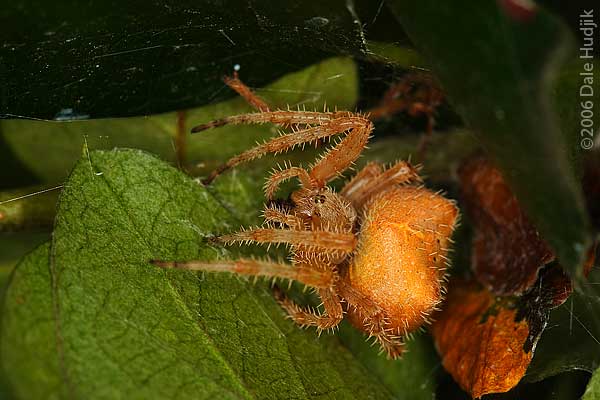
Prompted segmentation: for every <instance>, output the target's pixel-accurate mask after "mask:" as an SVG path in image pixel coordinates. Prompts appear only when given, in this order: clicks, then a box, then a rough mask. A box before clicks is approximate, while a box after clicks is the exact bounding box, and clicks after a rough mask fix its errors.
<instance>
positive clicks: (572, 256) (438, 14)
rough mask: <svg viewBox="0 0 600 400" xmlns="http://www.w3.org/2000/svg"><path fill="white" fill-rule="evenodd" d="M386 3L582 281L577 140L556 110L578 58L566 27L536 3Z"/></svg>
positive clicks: (584, 225)
mask: <svg viewBox="0 0 600 400" xmlns="http://www.w3.org/2000/svg"><path fill="white" fill-rule="evenodd" d="M388 4H389V5H390V6H391V7H392V9H393V10H394V11H395V12H396V15H397V17H398V18H399V20H400V21H401V22H402V25H403V26H404V28H405V29H406V31H407V34H408V35H409V37H411V39H412V41H413V43H415V45H416V46H417V48H419V49H420V50H421V52H422V53H423V55H424V56H425V57H426V58H427V60H428V62H430V64H431V66H432V67H433V69H434V70H435V71H436V73H437V74H438V75H439V78H440V80H441V81H442V84H443V85H444V88H445V89H446V91H447V92H448V96H449V99H450V100H451V102H452V103H453V105H454V106H455V107H456V110H457V111H458V112H459V113H460V114H461V115H462V116H463V118H464V119H465V121H466V122H467V123H468V124H469V125H470V126H471V127H472V128H473V129H474V131H475V132H476V133H477V134H478V135H479V137H480V138H481V141H482V142H483V144H484V145H485V147H486V149H487V150H488V151H489V152H490V153H491V155H492V156H493V157H494V159H495V161H496V162H497V164H498V166H499V167H500V168H501V169H502V171H503V173H504V175H505V177H506V178H507V179H508V181H509V182H510V183H511V185H512V188H513V189H514V191H515V193H516V194H517V196H518V197H519V201H520V202H521V204H523V206H524V207H525V208H526V209H527V212H528V215H529V216H530V217H532V219H533V220H534V222H535V223H536V226H537V227H538V229H539V231H540V232H541V234H542V236H543V237H544V238H545V239H546V240H547V241H548V242H549V244H550V245H551V246H552V247H553V249H554V250H555V252H556V254H557V257H558V258H559V260H560V262H561V264H562V265H564V266H565V267H566V269H567V270H568V272H569V273H570V275H571V276H572V277H574V278H576V279H578V281H579V282H581V281H582V274H583V272H582V268H581V266H582V264H583V259H584V256H585V252H586V251H587V248H588V246H589V244H590V236H589V232H588V228H589V226H588V221H587V218H586V214H585V210H584V204H583V197H582V194H581V190H580V187H579V183H578V181H577V179H576V177H577V172H576V171H575V168H576V163H575V162H573V158H574V154H573V148H574V144H575V143H579V140H580V137H579V135H575V136H573V135H570V136H569V137H566V135H563V134H562V133H561V131H560V123H559V121H558V118H557V115H556V112H555V111H556V110H555V109H554V108H553V107H552V106H553V104H552V94H553V89H554V84H555V79H554V78H555V77H556V75H557V74H558V72H559V68H560V67H561V65H562V64H563V63H564V61H565V60H566V59H567V58H568V57H569V56H571V55H572V54H573V53H572V50H573V47H574V46H573V38H572V37H571V35H570V32H569V31H568V29H567V28H566V27H565V26H564V25H563V24H562V23H561V21H559V20H558V19H557V18H555V17H554V16H552V15H551V14H549V13H548V12H546V11H545V10H543V9H542V8H540V7H534V8H533V9H532V10H525V11H523V10H521V11H523V13H522V14H519V13H518V12H517V13H514V14H513V12H514V10H512V9H511V8H510V4H509V2H495V1H480V2H476V3H474V2H470V1H461V2H459V3H456V2H453V3H452V4H450V3H444V4H440V3H439V2H437V1H433V0H426V1H419V2H416V1H413V2H406V1H401V0H398V1H396V0H393V1H391V2H390V3H388ZM511 4H512V3H511ZM514 7H516V6H514ZM571 100H572V99H571ZM570 107H571V108H572V109H576V108H577V107H578V103H577V102H571V104H570ZM571 115H572V113H571ZM561 116H562V115H561ZM568 124H570V125H568ZM575 124H577V126H578V124H579V123H578V121H570V122H566V125H568V126H571V127H572V126H575ZM571 133H572V132H571V131H569V134H571ZM565 221H568V223H565Z"/></svg>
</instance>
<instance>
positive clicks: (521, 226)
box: [459, 157, 554, 295]
mask: <svg viewBox="0 0 600 400" xmlns="http://www.w3.org/2000/svg"><path fill="white" fill-rule="evenodd" d="M459 175H460V180H461V187H462V192H463V196H464V200H465V204H466V206H467V212H468V214H469V216H470V217H471V219H472V223H473V225H474V228H475V236H474V239H473V252H472V268H473V271H474V272H475V276H476V277H477V279H478V281H479V282H480V283H482V284H483V285H484V286H485V287H486V288H487V289H489V290H490V291H491V292H493V293H494V294H497V295H516V294H522V293H524V292H525V291H527V290H528V289H529V288H531V287H532V285H533V284H534V283H535V281H536V279H537V276H538V271H539V270H540V268H542V267H543V266H544V265H546V264H547V263H549V262H550V261H552V260H553V259H554V254H553V252H552V250H551V249H550V247H549V246H548V244H547V243H546V242H545V241H544V240H543V239H542V238H541V237H540V235H539V233H538V231H537V230H536V228H535V227H534V226H533V223H532V222H531V221H530V220H529V218H528V217H527V216H526V215H525V213H524V212H523V210H522V209H521V207H520V206H519V203H518V201H517V198H516V197H515V196H514V195H513V193H512V191H511V189H510V188H509V187H508V185H507V184H506V182H505V181H504V178H503V177H502V175H501V173H500V171H499V170H498V169H496V168H495V167H494V166H493V165H492V164H491V163H490V162H489V161H488V160H486V159H484V158H481V157H478V158H473V159H471V160H469V161H467V162H466V163H465V164H463V166H462V167H461V168H460V171H459Z"/></svg>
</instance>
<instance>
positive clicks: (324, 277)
mask: <svg viewBox="0 0 600 400" xmlns="http://www.w3.org/2000/svg"><path fill="white" fill-rule="evenodd" d="M150 263H151V264H153V265H156V266H159V267H161V268H167V269H184V270H190V271H205V272H230V273H233V274H238V275H249V276H262V277H267V278H280V279H288V280H292V281H298V282H300V283H302V284H303V285H306V286H310V287H314V288H331V287H332V286H333V284H334V282H335V280H336V277H337V273H336V272H335V271H334V270H332V269H330V270H327V269H315V268H311V267H310V266H302V265H297V266H295V267H293V266H291V265H289V264H284V263H278V262H273V261H270V260H254V259H244V258H242V259H239V260H222V261H221V260H217V261H185V262H178V261H158V260H152V261H150Z"/></svg>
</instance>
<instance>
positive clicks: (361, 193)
mask: <svg viewBox="0 0 600 400" xmlns="http://www.w3.org/2000/svg"><path fill="white" fill-rule="evenodd" d="M418 170H419V167H418V166H416V167H415V166H413V165H411V164H410V163H408V162H406V161H398V162H396V164H394V165H392V166H391V167H390V168H388V169H386V170H384V171H383V172H380V171H381V168H379V170H377V169H376V167H375V166H373V165H372V164H367V166H365V168H363V170H361V171H360V172H359V173H358V174H357V175H356V176H355V177H354V178H353V179H352V180H351V181H350V182H348V184H346V186H344V188H343V189H342V191H341V194H342V196H344V197H345V198H346V199H348V200H349V201H350V202H351V203H352V205H354V207H355V208H356V209H357V210H359V209H360V208H361V207H362V206H363V205H364V204H365V203H366V202H367V201H368V200H369V199H370V198H372V197H373V196H375V195H377V194H379V193H381V192H383V191H385V190H386V189H388V188H390V187H391V186H393V185H398V184H403V183H407V182H420V181H421V178H420V177H419V174H418ZM377 172H379V173H377Z"/></svg>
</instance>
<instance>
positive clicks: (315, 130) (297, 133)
mask: <svg viewBox="0 0 600 400" xmlns="http://www.w3.org/2000/svg"><path fill="white" fill-rule="evenodd" d="M337 114H344V115H347V114H348V113H337ZM337 114H336V113H318V112H301V111H270V112H263V113H256V114H244V115H237V116H233V117H226V118H223V119H222V120H217V121H213V122H209V123H207V124H204V125H200V126H197V127H195V128H193V129H192V132H199V131H201V130H204V129H210V128H214V127H218V126H223V125H227V124H253V123H254V124H262V123H267V122H270V123H274V124H278V125H284V126H286V125H310V124H313V125H314V124H317V125H316V126H310V127H308V128H306V129H301V130H294V129H293V130H292V132H291V133H288V134H282V135H281V136H279V137H276V138H273V139H271V140H269V141H267V142H265V143H263V144H260V145H258V146H256V147H253V148H251V149H249V150H246V151H245V152H243V153H241V154H239V155H237V156H235V157H232V158H230V159H229V160H228V161H227V162H226V163H225V164H223V165H221V166H220V167H219V168H217V169H216V170H214V171H213V172H212V173H211V174H210V176H209V177H208V178H206V179H205V180H204V183H205V184H208V183H210V182H212V180H213V179H215V178H216V177H217V176H218V175H220V174H221V173H223V172H224V171H226V170H228V169H230V168H232V167H235V166H236V165H238V164H241V163H243V162H247V161H251V160H254V159H257V158H260V157H262V156H264V155H265V154H269V153H281V152H284V151H287V150H290V149H293V148H294V147H295V146H298V145H301V144H304V143H311V142H316V141H317V140H319V139H322V138H325V137H328V136H332V135H335V134H337V133H339V132H337V131H335V130H334V129H335V126H334V127H333V129H332V128H331V123H330V122H331V121H332V120H334V121H335V120H336V119H337V118H336V117H335V115H337Z"/></svg>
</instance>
